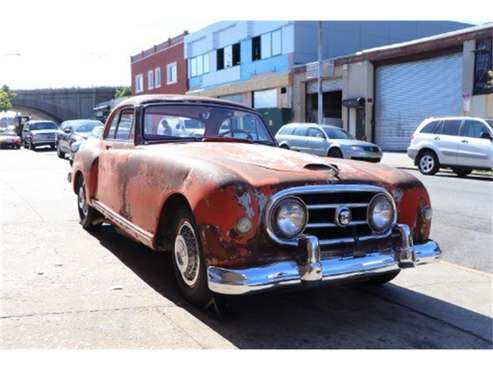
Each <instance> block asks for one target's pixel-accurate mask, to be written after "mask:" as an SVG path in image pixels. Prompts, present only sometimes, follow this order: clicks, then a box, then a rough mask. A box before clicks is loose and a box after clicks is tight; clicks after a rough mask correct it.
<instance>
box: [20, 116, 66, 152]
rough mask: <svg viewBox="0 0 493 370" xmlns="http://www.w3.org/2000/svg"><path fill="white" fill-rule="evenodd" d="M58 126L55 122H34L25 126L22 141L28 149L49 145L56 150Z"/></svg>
mask: <svg viewBox="0 0 493 370" xmlns="http://www.w3.org/2000/svg"><path fill="white" fill-rule="evenodd" d="M57 134H58V126H57V124H56V123H55V122H53V121H41V120H32V121H28V122H27V123H25V124H24V128H23V129H22V141H23V142H24V147H25V148H27V149H32V150H34V149H36V147H38V146H47V145H49V146H50V147H51V149H55V144H56V137H57Z"/></svg>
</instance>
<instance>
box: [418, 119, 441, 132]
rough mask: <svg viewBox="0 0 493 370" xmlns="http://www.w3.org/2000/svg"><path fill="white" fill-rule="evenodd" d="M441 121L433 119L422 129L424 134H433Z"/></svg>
mask: <svg viewBox="0 0 493 370" xmlns="http://www.w3.org/2000/svg"><path fill="white" fill-rule="evenodd" d="M439 123H440V121H431V122H430V123H428V124H427V125H426V126H425V127H423V128H422V129H421V131H420V133H422V134H433V133H434V132H435V131H436V129H437V127H438V126H439Z"/></svg>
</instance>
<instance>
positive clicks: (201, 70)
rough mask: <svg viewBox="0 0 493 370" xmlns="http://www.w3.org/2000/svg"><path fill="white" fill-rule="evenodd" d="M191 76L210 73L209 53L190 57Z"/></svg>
mask: <svg viewBox="0 0 493 370" xmlns="http://www.w3.org/2000/svg"><path fill="white" fill-rule="evenodd" d="M189 60H190V62H189V68H190V69H189V75H190V77H195V76H200V75H203V74H206V73H209V54H202V55H199V56H196V57H193V58H191V59H189Z"/></svg>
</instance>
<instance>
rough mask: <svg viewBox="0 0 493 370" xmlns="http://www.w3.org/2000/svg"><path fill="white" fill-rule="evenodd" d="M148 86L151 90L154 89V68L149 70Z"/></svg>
mask: <svg viewBox="0 0 493 370" xmlns="http://www.w3.org/2000/svg"><path fill="white" fill-rule="evenodd" d="M147 88H148V89H149V90H152V89H154V71H153V70H152V69H151V70H150V71H147Z"/></svg>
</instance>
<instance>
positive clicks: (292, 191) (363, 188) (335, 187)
mask: <svg viewBox="0 0 493 370" xmlns="http://www.w3.org/2000/svg"><path fill="white" fill-rule="evenodd" d="M343 192H353V193H355V192H360V193H362V192H372V193H384V194H385V195H387V196H388V197H389V198H390V199H392V201H393V198H392V196H391V195H390V194H389V192H388V191H387V190H385V188H383V187H381V186H375V185H366V184H330V185H307V186H296V187H292V188H288V189H284V190H281V191H279V192H277V193H276V194H274V195H273V196H272V197H271V199H270V200H269V202H268V203H267V206H266V208H265V214H264V222H265V225H266V230H267V234H268V235H269V236H270V238H271V239H272V240H273V241H274V242H276V243H278V244H281V245H285V246H291V247H295V246H297V245H298V240H299V237H297V238H294V239H281V238H279V237H278V236H277V235H276V234H275V233H274V231H273V228H272V225H271V212H272V210H273V209H274V207H275V205H276V204H277V203H278V202H279V201H280V200H281V199H283V198H285V197H288V196H297V195H300V194H317V193H343ZM393 204H394V205H395V202H394V203H393ZM394 209H395V214H396V215H397V209H396V208H394ZM391 233H392V231H391V230H389V232H388V233H386V234H373V235H367V236H364V237H361V238H359V240H373V239H381V238H383V237H388V236H389V235H390V234H391ZM351 242H354V239H353V238H350V240H349V241H348V239H347V238H341V239H329V240H321V241H320V244H321V245H332V244H339V243H341V244H345V243H351Z"/></svg>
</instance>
